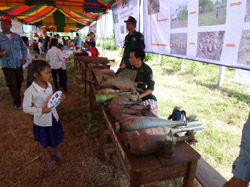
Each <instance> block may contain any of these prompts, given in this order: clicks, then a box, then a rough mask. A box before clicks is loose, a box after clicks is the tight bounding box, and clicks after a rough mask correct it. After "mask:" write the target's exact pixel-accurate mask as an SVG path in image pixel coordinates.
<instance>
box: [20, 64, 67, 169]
mask: <svg viewBox="0 0 250 187" xmlns="http://www.w3.org/2000/svg"><path fill="white" fill-rule="evenodd" d="M28 71H29V74H30V75H32V79H33V82H32V84H31V86H30V87H29V88H28V89H27V90H26V91H25V92H24V100H23V111H24V112H25V113H29V114H31V115H34V122H33V133H34V139H35V141H38V142H39V143H40V144H41V149H42V152H43V155H44V157H45V167H47V168H48V169H49V170H53V169H55V168H56V161H55V160H51V155H50V154H49V150H48V147H52V152H51V154H52V155H54V156H55V157H57V159H59V160H61V159H62V153H60V152H56V146H57V145H59V144H60V143H61V142H62V140H63V129H62V125H61V122H60V120H59V117H58V114H57V111H56V109H55V108H48V107H47V103H48V101H49V98H50V96H51V95H52V94H53V90H52V86H51V84H50V83H49V79H50V65H49V64H48V63H47V62H46V61H43V60H35V61H33V62H32V63H31V64H30V65H29V67H28ZM63 99H64V95H63V96H62V100H63Z"/></svg>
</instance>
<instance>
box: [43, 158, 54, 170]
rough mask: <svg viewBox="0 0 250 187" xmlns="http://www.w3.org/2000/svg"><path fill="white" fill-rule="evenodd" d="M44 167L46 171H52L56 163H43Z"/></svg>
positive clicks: (52, 161)
mask: <svg viewBox="0 0 250 187" xmlns="http://www.w3.org/2000/svg"><path fill="white" fill-rule="evenodd" d="M45 167H46V168H47V169H48V170H54V169H56V161H55V160H51V161H49V162H45Z"/></svg>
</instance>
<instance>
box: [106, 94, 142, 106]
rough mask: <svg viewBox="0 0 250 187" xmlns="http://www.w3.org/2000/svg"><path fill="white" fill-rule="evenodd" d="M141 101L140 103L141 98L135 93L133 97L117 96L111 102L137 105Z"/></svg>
mask: <svg viewBox="0 0 250 187" xmlns="http://www.w3.org/2000/svg"><path fill="white" fill-rule="evenodd" d="M139 103H140V100H138V96H137V95H135V96H134V97H131V96H119V97H115V98H113V99H112V101H111V102H110V104H113V105H136V104H139Z"/></svg>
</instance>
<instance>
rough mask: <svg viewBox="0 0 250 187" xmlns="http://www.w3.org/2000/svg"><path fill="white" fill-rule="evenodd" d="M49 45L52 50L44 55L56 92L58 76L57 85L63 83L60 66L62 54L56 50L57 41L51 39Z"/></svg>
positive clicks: (62, 61)
mask: <svg viewBox="0 0 250 187" xmlns="http://www.w3.org/2000/svg"><path fill="white" fill-rule="evenodd" d="M51 45H52V48H51V49H49V51H48V53H47V55H46V60H47V61H49V62H50V66H51V72H52V77H53V82H54V86H55V89H56V91H58V90H59V87H58V82H57V78H58V76H59V85H62V83H63V73H62V65H63V63H64V60H63V54H62V52H61V50H60V49H58V48H57V45H58V42H57V39H55V38H53V39H52V40H51ZM57 75H58V76H57Z"/></svg>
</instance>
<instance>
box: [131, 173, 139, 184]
mask: <svg viewBox="0 0 250 187" xmlns="http://www.w3.org/2000/svg"><path fill="white" fill-rule="evenodd" d="M140 186H141V173H138V172H134V171H132V172H131V175H130V187H140Z"/></svg>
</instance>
